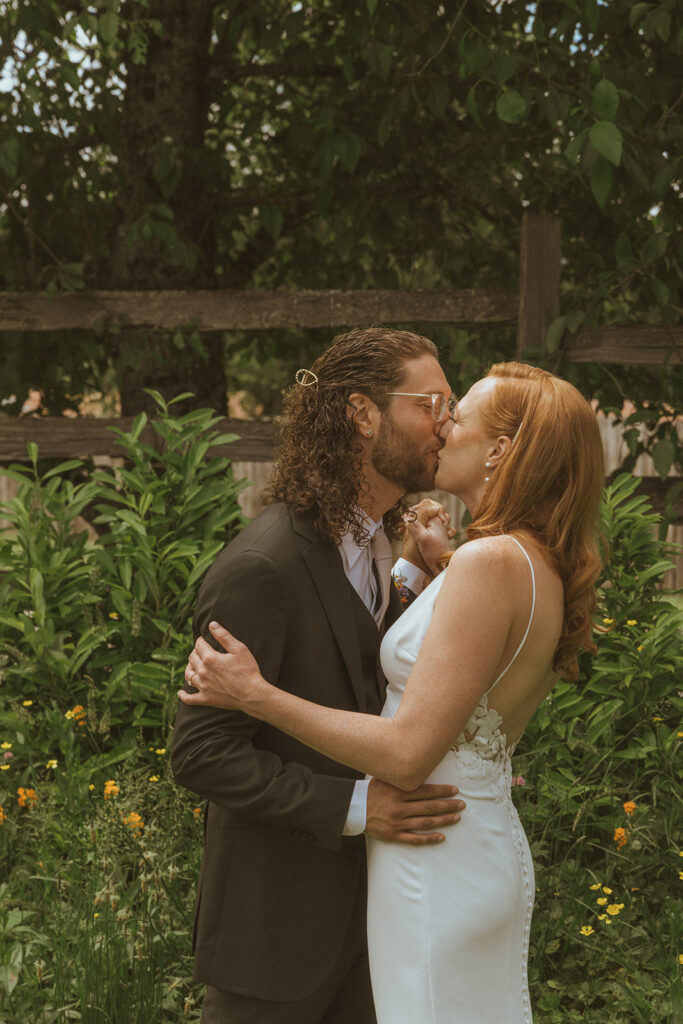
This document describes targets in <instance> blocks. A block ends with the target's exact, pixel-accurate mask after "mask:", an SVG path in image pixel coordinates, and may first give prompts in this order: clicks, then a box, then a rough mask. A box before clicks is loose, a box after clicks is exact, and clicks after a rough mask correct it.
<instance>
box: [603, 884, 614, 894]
mask: <svg viewBox="0 0 683 1024" xmlns="http://www.w3.org/2000/svg"><path fill="white" fill-rule="evenodd" d="M602 891H603V892H606V893H607V895H608V896H611V895H612V890H611V889H610V888H609V886H607V885H603V887H602Z"/></svg>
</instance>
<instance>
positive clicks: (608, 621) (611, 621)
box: [602, 619, 614, 626]
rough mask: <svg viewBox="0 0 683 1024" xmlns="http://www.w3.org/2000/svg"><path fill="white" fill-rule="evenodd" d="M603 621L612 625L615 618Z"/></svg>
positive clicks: (607, 624)
mask: <svg viewBox="0 0 683 1024" xmlns="http://www.w3.org/2000/svg"><path fill="white" fill-rule="evenodd" d="M602 621H603V622H604V624H605V625H606V626H611V625H612V623H613V622H614V619H603V620H602Z"/></svg>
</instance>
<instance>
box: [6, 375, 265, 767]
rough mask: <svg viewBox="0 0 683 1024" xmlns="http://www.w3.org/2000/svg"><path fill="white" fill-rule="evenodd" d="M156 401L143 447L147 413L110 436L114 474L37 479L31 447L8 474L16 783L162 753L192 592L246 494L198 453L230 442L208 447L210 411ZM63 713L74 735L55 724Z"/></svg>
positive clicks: (221, 464) (57, 473) (218, 464)
mask: <svg viewBox="0 0 683 1024" xmlns="http://www.w3.org/2000/svg"><path fill="white" fill-rule="evenodd" d="M155 397H156V400H157V403H158V406H159V413H160V415H159V417H158V418H157V419H153V420H152V421H151V427H152V434H151V438H150V442H147V441H142V440H141V439H140V435H141V432H142V430H143V428H144V427H145V425H146V416H145V414H141V415H140V416H138V417H137V419H136V420H135V422H134V424H133V426H132V429H131V431H130V433H129V434H121V435H120V443H121V445H122V448H123V450H124V451H125V452H126V455H127V459H126V464H125V466H123V467H121V468H119V469H111V470H110V469H98V470H96V471H94V472H92V473H90V474H89V476H87V477H86V478H85V479H82V480H80V481H77V482H75V483H74V482H73V481H72V480H71V479H70V478H69V475H70V474H73V473H74V471H77V470H79V469H80V468H81V464H80V463H78V462H69V463H63V464H62V465H60V466H56V467H54V468H53V469H50V470H48V471H47V472H46V473H45V474H43V475H42V476H41V475H40V474H39V471H38V462H37V454H38V453H37V450H35V446H33V449H34V450H33V451H32V452H31V455H32V459H33V465H32V468H30V469H26V468H23V467H14V468H13V470H12V471H11V473H12V475H14V476H15V477H18V478H19V479H20V481H21V486H20V490H19V493H18V494H17V497H16V498H15V499H14V500H13V501H12V502H11V503H10V505H9V506H8V507H7V508H5V510H4V512H3V515H4V516H5V517H6V518H7V519H8V520H9V523H10V527H9V529H8V530H7V531H6V532H5V536H4V537H3V538H2V539H1V540H0V572H2V574H3V575H2V579H1V580H0V607H1V608H2V613H1V615H0V628H1V631H0V661H1V665H0V667H1V670H2V680H3V692H4V698H5V704H4V709H3V711H2V712H0V724H1V725H2V727H3V728H4V729H5V731H8V730H9V731H10V732H11V733H12V734H13V736H14V743H15V746H14V753H15V757H16V758H17V763H18V762H19V759H21V760H22V762H23V764H24V765H25V771H26V773H27V775H31V776H33V773H34V772H35V771H37V770H39V769H40V768H42V767H44V765H45V763H46V762H47V761H49V760H52V759H53V758H56V759H57V760H58V762H59V763H60V766H64V767H66V768H67V769H68V771H69V772H72V773H73V772H76V771H79V770H81V771H82V772H83V779H84V780H85V781H88V780H89V776H90V774H92V773H93V772H95V771H100V770H104V769H105V768H107V767H108V766H110V765H112V764H115V763H117V762H119V761H121V760H123V759H125V758H126V757H128V756H129V755H130V754H131V752H132V749H133V745H134V743H135V741H136V740H137V739H139V738H140V737H144V738H146V739H147V740H149V741H150V742H152V743H153V745H154V747H163V746H164V745H165V743H164V737H165V736H166V735H167V733H168V728H169V724H170V719H171V717H172V715H173V713H174V708H175V691H176V689H177V687H178V685H180V683H181V682H182V666H183V665H184V662H185V657H186V653H187V650H188V643H189V642H190V638H191V635H192V633H191V616H192V612H193V608H194V603H195V599H196V594H197V590H198V588H199V583H200V581H201V579H202V577H203V575H204V573H205V571H206V569H207V568H208V566H209V565H210V563H211V562H212V561H213V559H214V558H215V556H216V555H217V553H218V551H219V550H220V549H221V547H223V546H224V544H225V543H226V542H227V541H228V540H229V539H230V537H231V536H232V535H233V534H234V533H235V531H236V530H237V529H238V528H239V527H240V526H241V524H242V522H243V519H242V514H241V510H240V507H239V505H238V503H237V500H236V498H237V494H238V492H239V491H240V490H241V489H242V488H243V487H244V486H245V485H244V483H237V482H235V480H234V479H233V477H232V472H231V470H230V467H229V461H228V459H227V458H224V457H213V458H212V457H210V456H209V455H208V454H207V453H208V450H209V448H210V447H211V446H212V445H216V444H219V443H227V442H229V441H232V440H234V435H222V436H219V435H218V433H217V432H216V431H215V430H214V429H213V427H214V426H215V423H216V422H217V420H218V417H215V416H213V414H212V413H211V412H210V411H209V410H197V411H194V412H191V413H188V414H186V415H185V416H182V417H180V418H174V417H173V415H172V409H169V407H168V406H166V405H165V404H164V403H163V400H162V399H161V398H160V396H158V395H157V396H155ZM181 397H182V396H181ZM152 439H153V440H154V444H152V443H151V441H152ZM85 510H90V511H92V510H94V511H95V513H96V517H95V524H96V525H97V526H98V527H100V528H101V529H102V530H103V532H102V533H100V535H99V536H98V537H97V539H96V540H95V542H94V543H89V542H88V539H87V538H88V535H87V533H86V532H85V531H84V530H83V523H81V524H80V529H79V528H78V524H77V522H76V520H77V517H78V516H79V515H80V514H81V513H82V512H83V511H85ZM27 700H30V701H32V702H33V703H32V705H31V706H30V709H29V708H27V707H25V706H24V702H25V701H27ZM74 707H80V708H82V709H84V713H83V717H82V719H81V720H80V721H79V722H74V721H71V720H68V719H66V718H65V717H64V716H65V713H66V712H71V711H72V709H73V708H74ZM41 762H42V764H41Z"/></svg>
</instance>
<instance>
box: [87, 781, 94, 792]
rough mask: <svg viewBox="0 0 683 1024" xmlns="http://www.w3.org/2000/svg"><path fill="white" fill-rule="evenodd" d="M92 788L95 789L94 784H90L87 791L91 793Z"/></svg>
mask: <svg viewBox="0 0 683 1024" xmlns="http://www.w3.org/2000/svg"><path fill="white" fill-rule="evenodd" d="M94 788H95V783H94V782H91V783H90V785H89V786H88V789H89V790H90V792H91V793H92V791H93V789H94Z"/></svg>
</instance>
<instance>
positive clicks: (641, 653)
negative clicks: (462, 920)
mask: <svg viewBox="0 0 683 1024" xmlns="http://www.w3.org/2000/svg"><path fill="white" fill-rule="evenodd" d="M636 486H637V480H634V479H633V478H632V477H629V476H626V475H624V476H621V477H619V478H618V479H617V480H616V481H615V483H614V484H613V485H612V486H611V487H609V488H608V489H607V490H606V492H605V497H604V501H603V507H602V529H603V531H604V535H605V538H606V541H607V543H608V545H609V549H610V559H609V561H608V563H607V564H606V566H605V569H604V573H603V577H602V580H601V585H600V589H599V613H598V616H597V623H596V637H595V639H596V642H597V644H598V653H597V655H596V656H595V657H594V658H592V659H591V658H589V657H586V656H584V657H583V658H582V666H581V667H582V672H581V678H580V680H579V683H578V685H572V684H569V683H564V682H561V681H560V682H559V683H558V684H557V686H556V687H555V689H554V690H553V692H552V694H551V697H550V698H549V699H548V700H547V701H546V702H545V703H544V705H543V706H542V707H541V708H540V709H539V711H538V712H537V714H536V716H535V718H534V720H533V721H532V723H531V724H530V726H529V727H528V729H527V732H526V735H525V738H524V741H523V747H521V748H520V753H519V754H518V756H517V757H516V758H515V771H519V772H520V774H521V776H522V778H523V779H524V780H525V785H524V786H523V787H518V788H516V793H517V795H518V797H519V799H518V801H517V802H518V804H519V805H520V815H521V817H522V821H523V822H524V825H525V828H526V830H527V834H528V836H529V841H530V843H531V847H532V853H533V857H534V863H535V866H536V873H537V886H538V890H537V894H536V895H537V905H536V909H535V912H534V924H533V936H532V954H531V958H530V965H531V977H532V981H533V985H534V989H535V991H536V999H535V1006H536V1009H537V1011H538V1014H539V1020H540V1021H542V1022H544V1024H545V1022H548V1024H550V1022H552V1024H555V1022H562V1024H569V1022H572V1021H576V1022H578V1021H580V1020H581V1021H583V1022H585V1024H593V1022H594V1024H602V1022H603V1021H607V1020H612V1019H613V1018H612V1016H611V1014H612V1012H614V1013H615V1017H614V1019H615V1020H616V1019H617V1013H618V1014H619V1019H620V1020H622V1021H624V1020H628V1021H634V1022H641V1021H642V1022H643V1024H645V1022H648V1024H649V1022H651V1021H653V1020H661V1021H664V1020H668V1019H669V1015H670V1014H671V1012H672V1007H673V1006H676V1007H678V1010H679V1012H680V1009H681V1007H682V1002H683V1000H682V998H681V988H680V981H679V952H680V949H679V948H678V947H677V942H680V938H679V936H680V904H679V903H677V901H676V897H675V893H676V890H677V888H678V887H679V886H680V878H679V875H680V868H681V867H682V866H683V864H682V863H681V860H680V857H679V852H680V849H681V847H680V840H681V836H680V831H679V833H678V835H677V834H676V829H677V828H678V829H680V822H681V820H683V818H682V816H681V797H682V792H683V791H682V789H681V779H680V772H679V773H678V774H677V771H676V767H675V754H676V751H677V749H678V747H679V746H680V743H681V738H682V737H683V732H681V724H680V714H681V708H682V706H683V702H682V701H681V694H680V693H679V688H680V681H681V678H682V677H683V651H682V649H681V617H680V613H679V612H678V611H677V609H676V608H675V606H674V605H672V604H670V603H669V602H668V601H667V600H666V599H664V596H663V595H662V593H661V591H658V590H657V588H656V585H657V583H658V582H659V581H660V580H661V577H662V575H663V574H664V572H666V570H667V569H668V568H670V565H671V563H670V562H669V561H668V560H667V559H666V557H665V554H666V548H665V546H664V545H663V544H662V542H661V541H660V540H658V539H657V534H656V528H657V524H658V522H659V517H658V516H656V515H654V514H653V513H652V511H651V509H650V507H649V504H648V502H647V499H645V498H642V497H637V496H634V495H633V491H634V490H635V488H636ZM582 929H583V931H582Z"/></svg>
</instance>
